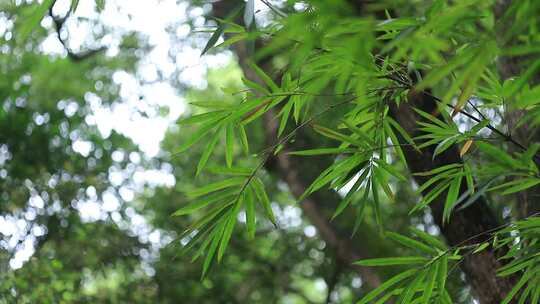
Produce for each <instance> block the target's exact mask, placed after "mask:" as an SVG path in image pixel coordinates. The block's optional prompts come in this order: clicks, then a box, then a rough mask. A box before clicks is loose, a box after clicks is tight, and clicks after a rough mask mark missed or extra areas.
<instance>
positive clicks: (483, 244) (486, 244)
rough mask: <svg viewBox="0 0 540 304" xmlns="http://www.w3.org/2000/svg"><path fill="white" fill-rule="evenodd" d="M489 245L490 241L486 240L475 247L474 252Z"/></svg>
mask: <svg viewBox="0 0 540 304" xmlns="http://www.w3.org/2000/svg"><path fill="white" fill-rule="evenodd" d="M488 247H489V242H484V243H482V244H480V245H479V246H478V247H476V249H474V251H473V254H475V253H478V252H481V251H483V250H484V249H486V248H488Z"/></svg>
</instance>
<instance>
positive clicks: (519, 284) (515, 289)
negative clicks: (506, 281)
mask: <svg viewBox="0 0 540 304" xmlns="http://www.w3.org/2000/svg"><path fill="white" fill-rule="evenodd" d="M537 272H538V269H535V270H532V271H531V270H529V271H526V272H525V273H524V274H523V275H522V276H521V278H520V279H519V281H518V282H517V283H516V285H514V287H512V290H510V292H509V293H508V294H507V295H506V298H504V300H503V301H502V302H501V304H508V303H510V301H512V299H513V298H514V296H515V295H516V294H517V292H518V291H519V290H520V289H521V288H522V287H523V285H525V284H526V283H527V281H528V280H529V279H530V278H531V277H532V276H533V275H534V274H536V273H537Z"/></svg>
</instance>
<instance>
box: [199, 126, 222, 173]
mask: <svg viewBox="0 0 540 304" xmlns="http://www.w3.org/2000/svg"><path fill="white" fill-rule="evenodd" d="M220 133H221V128H219V129H217V130H216V132H215V133H214V135H213V137H212V140H210V142H209V143H208V146H206V149H205V150H204V152H203V154H202V156H201V159H200V160H199V163H198V164H197V172H196V173H195V176H198V175H199V174H200V173H201V172H202V170H203V169H204V167H205V166H206V163H207V162H208V159H209V158H210V155H212V152H213V151H214V148H215V147H216V143H217V142H218V140H219V134H220Z"/></svg>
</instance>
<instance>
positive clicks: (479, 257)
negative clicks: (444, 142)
mask: <svg viewBox="0 0 540 304" xmlns="http://www.w3.org/2000/svg"><path fill="white" fill-rule="evenodd" d="M435 106H436V103H435V101H434V99H433V98H432V97H431V96H430V95H428V94H425V93H416V94H414V93H413V94H409V100H408V102H406V103H405V102H404V103H401V104H400V105H399V107H398V106H397V105H396V104H395V103H392V104H391V105H390V109H391V112H392V116H393V117H394V118H395V119H396V121H397V122H398V123H399V124H400V125H401V126H402V127H403V128H404V129H405V130H406V131H407V132H408V133H409V134H410V135H411V136H416V135H419V134H418V130H417V129H418V126H417V122H418V121H421V120H422V119H421V118H420V117H418V115H416V113H415V112H414V111H413V107H417V108H419V109H421V110H423V111H425V112H427V113H432V112H433V110H434V108H435ZM403 152H404V154H405V158H406V159H407V165H408V167H409V168H410V171H411V173H417V172H424V171H429V170H433V169H435V168H438V167H440V166H444V165H448V164H452V163H460V162H461V158H460V156H459V152H458V149H457V147H455V146H454V147H451V148H450V149H448V150H447V151H445V152H444V153H442V154H440V155H438V156H437V157H435V159H433V149H432V148H425V149H423V150H422V151H421V152H418V151H416V150H415V149H414V148H412V147H410V146H404V147H403ZM432 159H433V160H432ZM428 178H429V177H426V176H415V180H416V182H417V183H418V184H420V185H421V184H423V183H425V182H426V181H427V179H428ZM429 190H430V189H427V190H426V191H425V193H424V194H426V193H427V192H429ZM465 191H466V189H465V186H464V185H463V186H462V188H461V191H460V195H461V194H463V193H464V192H465ZM445 201H446V195H445V193H443V194H441V195H439V197H438V198H437V199H435V200H434V201H433V202H431V204H430V207H431V211H432V212H433V217H434V219H435V222H436V223H437V225H438V226H439V228H440V229H441V233H442V235H444V237H445V238H446V240H447V241H448V244H449V245H450V246H458V245H466V244H469V243H479V242H482V241H484V240H486V239H487V238H488V237H489V235H488V234H487V233H488V232H490V231H493V230H494V229H496V228H497V227H498V226H499V223H498V222H497V220H496V217H495V216H494V215H493V213H492V211H491V210H490V208H489V206H488V205H487V203H486V201H485V200H484V198H482V197H480V198H478V199H477V200H476V201H475V202H474V203H473V204H472V205H470V206H469V207H467V208H465V209H463V210H460V211H454V212H453V213H452V216H451V217H450V221H449V222H448V223H446V224H443V221H442V218H443V216H442V215H443V209H444V204H445ZM500 255H501V253H499V252H495V251H494V250H493V249H489V250H485V251H483V252H481V253H478V254H472V255H466V256H465V258H464V261H463V263H462V264H461V269H462V270H463V272H464V273H465V274H466V275H467V280H468V282H470V284H471V286H472V288H473V293H474V295H475V296H476V297H477V299H478V301H479V302H480V303H482V304H491V303H493V304H495V303H500V302H502V300H503V299H504V298H505V297H506V295H507V294H508V292H509V291H510V290H511V288H512V286H513V285H514V280H513V278H506V277H505V278H501V277H497V275H496V270H497V269H498V268H500V267H501V266H502V265H501V263H500V262H499V261H498V260H497V258H498V257H500Z"/></svg>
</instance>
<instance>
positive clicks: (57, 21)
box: [49, 0, 107, 61]
mask: <svg viewBox="0 0 540 304" xmlns="http://www.w3.org/2000/svg"><path fill="white" fill-rule="evenodd" d="M55 4H56V0H54V1H53V2H52V3H51V6H50V7H49V16H51V18H52V19H53V22H54V27H55V30H56V37H57V38H58V40H59V41H60V43H61V44H62V46H63V47H64V49H65V50H66V52H67V55H68V57H69V58H70V59H71V60H73V61H82V60H84V59H87V58H89V57H92V56H94V55H96V54H98V53H100V52H103V51H105V50H106V49H107V48H106V47H105V46H102V47H99V48H97V49H90V50H87V51H83V52H80V53H76V52H74V51H73V50H71V48H70V47H69V45H68V42H67V41H66V39H64V38H62V28H63V27H64V24H65V23H66V21H67V19H68V18H69V17H70V16H71V13H72V11H71V9H70V10H68V11H67V13H66V14H65V15H64V16H63V17H58V16H55V15H54V13H53V7H54V5H55Z"/></svg>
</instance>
